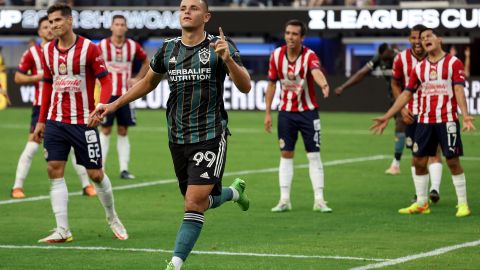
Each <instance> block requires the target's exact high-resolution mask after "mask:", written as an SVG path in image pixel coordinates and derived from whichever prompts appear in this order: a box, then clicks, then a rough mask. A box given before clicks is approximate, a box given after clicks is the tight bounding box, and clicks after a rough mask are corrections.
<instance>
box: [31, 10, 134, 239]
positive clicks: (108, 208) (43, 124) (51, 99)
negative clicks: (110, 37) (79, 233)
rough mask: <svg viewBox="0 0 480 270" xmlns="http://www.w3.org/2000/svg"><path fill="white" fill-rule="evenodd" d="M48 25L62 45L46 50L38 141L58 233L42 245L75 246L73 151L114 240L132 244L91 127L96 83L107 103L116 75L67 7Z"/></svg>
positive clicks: (55, 12)
mask: <svg viewBox="0 0 480 270" xmlns="http://www.w3.org/2000/svg"><path fill="white" fill-rule="evenodd" d="M47 14H48V21H49V22H50V26H51V29H52V31H53V33H54V35H55V37H56V39H54V40H52V41H51V42H49V43H47V44H46V45H45V46H44V53H43V55H42V57H41V58H42V66H43V72H44V74H43V75H44V89H43V93H42V105H41V108H40V116H39V119H38V123H37V126H36V128H35V132H34V134H33V136H34V139H36V140H37V141H40V140H41V138H42V137H44V148H45V149H44V150H45V159H46V160H47V162H48V176H49V178H50V181H51V191H50V199H51V203H52V209H53V212H54V214H55V219H56V223H57V227H56V228H55V230H54V231H53V233H52V234H51V235H49V236H47V237H45V238H43V239H40V240H39V242H44V243H59V242H70V241H72V240H73V237H72V233H71V232H70V226H69V224H68V211H67V206H68V190H67V185H66V183H65V179H64V171H65V163H66V161H67V158H68V153H69V151H70V148H71V147H73V149H74V150H75V156H76V158H77V161H78V163H79V164H81V165H83V166H84V167H85V168H86V169H87V173H88V176H89V177H90V178H91V179H92V180H93V181H94V185H95V188H96V191H97V195H98V198H99V199H100V202H101V203H102V205H103V207H104V209H105V212H106V215H107V221H108V223H109V225H110V228H111V229H112V231H113V233H114V235H115V236H116V237H117V238H118V239H121V240H125V239H127V238H128V234H127V231H126V230H125V227H124V226H123V224H122V223H121V222H120V219H119V218H118V216H117V213H116V211H115V207H114V202H113V193H112V186H111V184H110V180H109V178H108V176H107V175H106V174H104V172H103V170H102V155H101V150H100V142H99V138H98V131H97V130H96V129H94V128H89V127H87V125H86V124H87V121H88V115H89V112H90V111H93V109H94V98H93V96H94V87H95V79H97V78H98V79H99V80H100V83H101V85H102V92H101V96H100V102H107V101H108V99H109V98H110V95H111V91H112V84H111V83H112V82H111V78H110V75H109V74H108V71H107V69H106V67H105V62H104V61H103V58H102V56H101V53H100V50H99V49H98V48H97V47H96V46H95V45H94V44H93V43H92V42H91V41H90V40H88V39H86V38H84V37H81V36H78V35H76V34H75V33H74V32H73V30H72V22H73V19H72V9H71V8H70V7H69V6H67V5H63V4H56V5H53V6H50V7H49V8H48V10H47Z"/></svg>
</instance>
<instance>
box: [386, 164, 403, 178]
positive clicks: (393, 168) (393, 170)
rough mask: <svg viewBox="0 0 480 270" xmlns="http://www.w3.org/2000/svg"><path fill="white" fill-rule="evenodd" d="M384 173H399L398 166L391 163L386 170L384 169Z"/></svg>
mask: <svg viewBox="0 0 480 270" xmlns="http://www.w3.org/2000/svg"><path fill="white" fill-rule="evenodd" d="M385 174H389V175H397V174H400V166H397V165H394V164H392V165H391V166H390V168H388V169H387V170H385Z"/></svg>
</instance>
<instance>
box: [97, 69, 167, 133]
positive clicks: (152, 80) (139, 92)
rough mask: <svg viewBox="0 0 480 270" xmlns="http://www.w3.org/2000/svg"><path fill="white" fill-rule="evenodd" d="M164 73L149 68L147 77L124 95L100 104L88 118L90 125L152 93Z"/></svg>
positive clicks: (98, 122)
mask: <svg viewBox="0 0 480 270" xmlns="http://www.w3.org/2000/svg"><path fill="white" fill-rule="evenodd" d="M162 77H163V75H162V74H159V73H155V72H154V71H153V70H152V69H151V68H150V69H149V70H148V72H147V74H146V75H145V77H143V78H142V79H141V80H140V81H138V82H137V83H136V84H135V85H134V86H133V87H132V88H130V89H129V90H128V91H127V92H126V93H125V94H124V95H122V96H120V97H119V98H118V99H117V100H115V101H114V102H112V103H109V104H99V105H98V106H97V107H96V108H95V110H94V111H93V112H92V113H91V114H90V116H89V119H88V126H89V127H93V126H97V125H99V124H100V122H101V121H102V119H103V117H105V116H106V115H107V114H109V113H112V112H114V111H116V110H117V109H118V108H120V107H122V106H123V105H125V104H128V103H130V102H132V101H134V100H136V99H138V98H140V97H143V96H145V95H147V94H148V93H150V92H151V91H152V90H153V89H155V88H156V87H157V85H158V84H159V83H160V81H161V80H162Z"/></svg>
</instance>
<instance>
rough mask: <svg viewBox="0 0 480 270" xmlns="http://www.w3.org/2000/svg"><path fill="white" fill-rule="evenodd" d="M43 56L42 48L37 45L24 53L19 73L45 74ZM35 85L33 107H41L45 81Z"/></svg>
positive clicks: (19, 65)
mask: <svg viewBox="0 0 480 270" xmlns="http://www.w3.org/2000/svg"><path fill="white" fill-rule="evenodd" d="M42 54H43V49H42V46H40V45H38V44H37V45H35V46H32V47H30V48H29V49H28V50H26V51H25V52H24V53H23V56H22V58H21V59H20V63H19V64H18V71H19V72H21V73H23V74H28V75H37V74H43V69H42V60H41V57H42ZM34 85H35V92H34V96H33V106H40V105H41V104H42V90H43V81H39V82H35V83H34Z"/></svg>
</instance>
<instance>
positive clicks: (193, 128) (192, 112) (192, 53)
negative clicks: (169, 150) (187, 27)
mask: <svg viewBox="0 0 480 270" xmlns="http://www.w3.org/2000/svg"><path fill="white" fill-rule="evenodd" d="M218 39H219V37H218V36H213V35H209V34H207V33H205V39H204V40H203V41H202V42H201V43H200V44H198V45H195V46H192V47H190V46H186V45H184V44H183V43H182V41H181V38H180V37H177V38H174V39H169V40H166V41H165V43H164V44H163V46H162V47H161V48H160V49H159V50H158V51H157V53H156V54H155V56H154V57H153V58H152V61H151V62H150V67H151V68H152V70H153V71H154V72H156V73H160V74H165V73H166V74H167V78H168V84H169V86H170V91H171V92H170V96H169V98H168V101H167V123H168V137H169V140H170V141H171V142H173V143H177V144H190V143H196V142H201V141H206V140H210V139H213V138H215V137H217V136H218V135H220V134H222V133H223V131H224V130H225V129H226V128H227V122H228V117H227V113H226V112H225V108H224V104H223V83H224V81H225V76H226V75H227V73H228V69H227V67H226V65H225V63H224V62H223V61H222V59H221V57H219V56H217V54H216V53H215V50H214V49H213V48H211V47H210V43H213V42H215V41H216V40H218ZM227 41H228V43H229V49H230V55H231V56H232V58H233V60H234V61H235V62H236V63H237V64H239V65H242V62H241V60H240V54H239V52H238V49H237V48H236V46H235V44H234V43H233V42H232V41H231V40H229V39H227Z"/></svg>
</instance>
